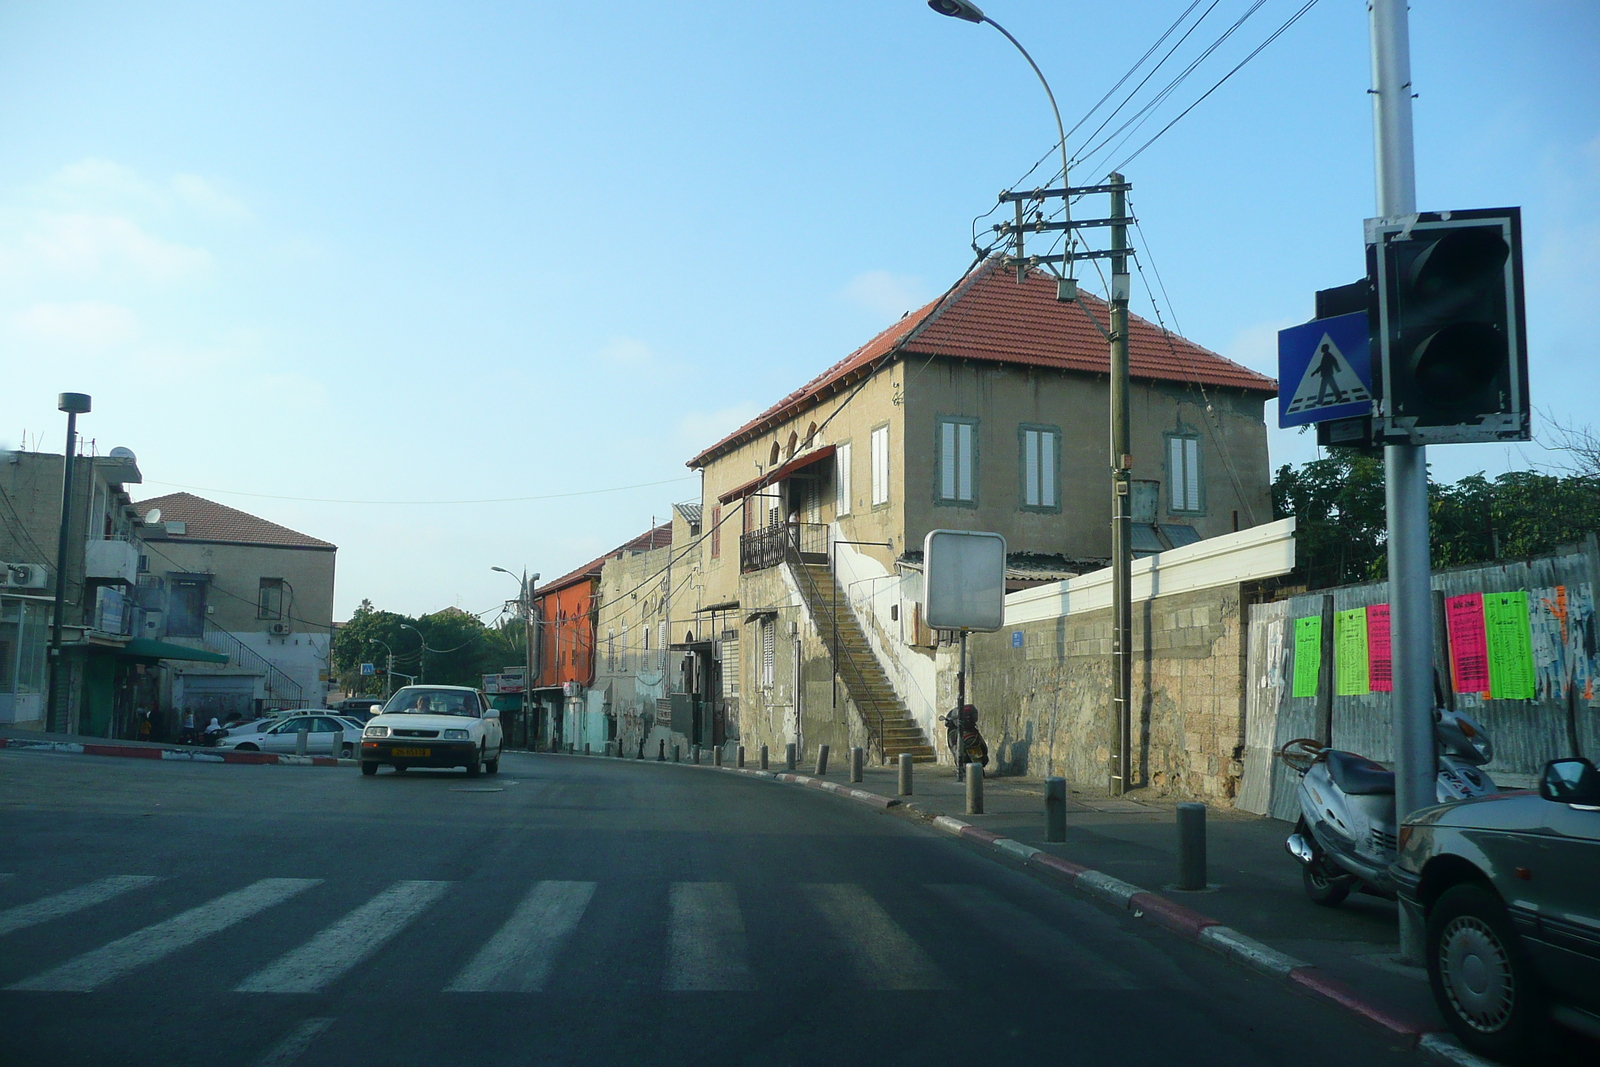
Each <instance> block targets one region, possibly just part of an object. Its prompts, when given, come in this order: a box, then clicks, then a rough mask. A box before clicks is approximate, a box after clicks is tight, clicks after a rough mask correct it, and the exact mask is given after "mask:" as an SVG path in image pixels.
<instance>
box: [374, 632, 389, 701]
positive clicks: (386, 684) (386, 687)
mask: <svg viewBox="0 0 1600 1067" xmlns="http://www.w3.org/2000/svg"><path fill="white" fill-rule="evenodd" d="M367 643H368V644H373V645H382V646H383V650H384V651H385V652H387V653H388V654H389V662H388V665H387V667H385V669H384V672H383V699H384V700H388V699H389V698H390V697H391V696H393V695H394V649H392V648H390V647H389V642H387V641H385V640H383V639H382V638H377V637H369V638H367Z"/></svg>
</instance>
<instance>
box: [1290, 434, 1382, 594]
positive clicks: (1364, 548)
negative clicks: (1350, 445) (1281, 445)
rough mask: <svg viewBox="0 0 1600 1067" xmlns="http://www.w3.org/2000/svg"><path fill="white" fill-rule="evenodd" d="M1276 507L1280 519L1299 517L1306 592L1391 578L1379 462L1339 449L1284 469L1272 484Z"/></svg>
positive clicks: (1299, 561) (1300, 569)
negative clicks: (1325, 456)
mask: <svg viewBox="0 0 1600 1067" xmlns="http://www.w3.org/2000/svg"><path fill="white" fill-rule="evenodd" d="M1272 506H1273V510H1274V511H1275V513H1276V514H1277V517H1278V518H1284V517H1285V516H1289V515H1293V516H1294V517H1295V543H1296V551H1295V556H1296V559H1295V571H1294V573H1295V576H1296V577H1297V578H1298V579H1299V580H1300V581H1303V582H1304V583H1305V584H1306V586H1307V588H1310V589H1320V588H1322V587H1324V586H1330V585H1347V584H1350V583H1352V582H1367V581H1373V580H1375V579H1381V578H1383V577H1385V576H1386V575H1387V574H1388V560H1387V558H1386V556H1385V555H1384V553H1385V550H1386V547H1387V545H1388V526H1387V524H1386V522H1385V518H1384V500H1383V463H1382V462H1381V461H1379V460H1376V459H1372V458H1370V457H1367V456H1363V455H1360V454H1358V453H1355V452H1349V451H1345V450H1339V451H1335V452H1334V453H1333V454H1332V455H1331V456H1329V457H1328V458H1327V459H1318V460H1312V461H1311V462H1310V463H1305V464H1302V465H1301V466H1300V467H1299V468H1295V467H1293V466H1290V465H1289V464H1285V465H1283V466H1282V467H1279V468H1278V475H1277V477H1276V478H1274V479H1273V481H1272Z"/></svg>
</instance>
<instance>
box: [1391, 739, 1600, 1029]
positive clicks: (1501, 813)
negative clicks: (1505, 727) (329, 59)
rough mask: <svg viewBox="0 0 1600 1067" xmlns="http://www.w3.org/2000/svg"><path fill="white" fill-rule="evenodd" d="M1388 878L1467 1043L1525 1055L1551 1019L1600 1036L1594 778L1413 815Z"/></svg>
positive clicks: (1559, 777)
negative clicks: (1423, 936)
mask: <svg viewBox="0 0 1600 1067" xmlns="http://www.w3.org/2000/svg"><path fill="white" fill-rule="evenodd" d="M1399 844H1400V849H1399V856H1398V858H1397V859H1396V860H1395V862H1394V864H1393V866H1392V867H1391V868H1390V872H1391V873H1392V874H1393V875H1394V878H1395V882H1396V887H1397V889H1398V892H1399V894H1400V898H1401V900H1402V901H1403V902H1404V903H1405V904H1406V905H1407V906H1410V907H1416V908H1420V909H1421V911H1422V914H1423V915H1425V916H1426V918H1427V924H1428V926H1427V948H1426V953H1427V964H1428V979H1429V982H1430V984H1431V985H1432V987H1433V997H1434V1000H1435V1001H1436V1002H1437V1003H1438V1005H1439V1011H1440V1012H1441V1013H1443V1015H1444V1017H1445V1020H1446V1021H1447V1022H1448V1023H1449V1024H1450V1027H1451V1029H1452V1030H1454V1031H1455V1032H1456V1034H1457V1035H1458V1036H1459V1037H1460V1038H1461V1040H1462V1042H1463V1043H1465V1044H1466V1045H1467V1046H1468V1047H1469V1048H1472V1049H1473V1050H1475V1051H1478V1052H1482V1053H1485V1054H1487V1055H1490V1056H1494V1057H1497V1058H1501V1059H1512V1058H1525V1057H1527V1056H1529V1055H1531V1054H1532V1053H1533V1052H1534V1051H1535V1050H1534V1042H1535V1038H1536V1037H1538V1036H1539V1035H1540V1034H1541V1033H1542V1032H1544V1031H1546V1030H1548V1028H1549V1021H1550V1020H1551V1019H1552V1018H1553V1019H1554V1020H1555V1021H1557V1022H1561V1023H1564V1024H1566V1025H1567V1026H1569V1027H1571V1028H1573V1029H1575V1030H1578V1031H1580V1032H1582V1033H1586V1034H1588V1035H1590V1036H1591V1037H1600V771H1597V770H1596V769H1595V766H1594V764H1593V763H1590V762H1589V761H1588V760H1586V759H1581V758H1580V759H1559V760H1552V761H1551V762H1550V763H1547V764H1545V768H1544V775H1543V778H1542V780H1541V781H1540V783H1539V791H1538V792H1537V793H1533V792H1517V793H1502V794H1500V795H1498V796H1489V797H1479V798H1476V799H1472V800H1465V801H1460V802H1458V803H1454V804H1446V805H1441V806H1439V807H1432V808H1424V809H1422V810H1421V811H1418V812H1415V813H1414V814H1413V815H1412V816H1411V817H1410V818H1408V819H1407V820H1406V821H1405V822H1404V823H1403V824H1402V826H1401V827H1400V833H1399Z"/></svg>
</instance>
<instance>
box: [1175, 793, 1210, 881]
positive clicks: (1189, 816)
mask: <svg viewBox="0 0 1600 1067" xmlns="http://www.w3.org/2000/svg"><path fill="white" fill-rule="evenodd" d="M1205 887H1206V806H1205V805H1204V804H1179V805H1178V888H1179V889H1204V888H1205Z"/></svg>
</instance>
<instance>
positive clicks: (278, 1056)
mask: <svg viewBox="0 0 1600 1067" xmlns="http://www.w3.org/2000/svg"><path fill="white" fill-rule="evenodd" d="M332 1025H333V1020H332V1019H307V1020H306V1021H305V1022H303V1023H301V1024H300V1025H299V1026H297V1027H295V1028H294V1029H293V1030H291V1031H290V1032H289V1034H288V1036H287V1037H285V1038H284V1039H283V1040H282V1041H280V1042H278V1043H277V1044H276V1045H274V1046H272V1048H271V1049H269V1050H268V1052H267V1054H266V1055H265V1056H263V1057H261V1058H260V1059H259V1060H257V1061H256V1067H289V1064H291V1063H294V1062H295V1061H296V1060H298V1059H299V1058H300V1057H301V1056H304V1055H305V1054H306V1049H308V1048H310V1047H311V1042H313V1041H315V1040H316V1039H317V1035H318V1034H320V1033H322V1031H324V1030H326V1029H327V1028H328V1027H330V1026H332Z"/></svg>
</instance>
